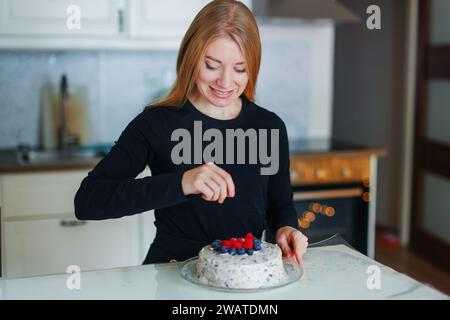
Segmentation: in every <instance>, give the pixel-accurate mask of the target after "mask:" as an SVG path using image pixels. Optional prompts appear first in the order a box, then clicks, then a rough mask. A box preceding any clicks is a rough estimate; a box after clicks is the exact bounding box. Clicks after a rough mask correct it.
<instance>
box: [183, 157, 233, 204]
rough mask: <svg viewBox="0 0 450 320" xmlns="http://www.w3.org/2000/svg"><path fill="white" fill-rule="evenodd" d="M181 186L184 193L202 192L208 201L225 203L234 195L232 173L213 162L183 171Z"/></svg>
mask: <svg viewBox="0 0 450 320" xmlns="http://www.w3.org/2000/svg"><path fill="white" fill-rule="evenodd" d="M181 186H182V188H183V193H184V195H186V196H187V195H190V194H201V195H202V198H203V199H204V200H206V201H218V202H219V203H223V202H224V200H225V198H226V197H234V193H235V189H234V182H233V179H232V178H231V175H230V174H229V173H228V172H226V171H225V170H223V169H222V168H220V167H219V166H217V165H216V164H214V163H212V162H208V163H206V164H203V165H201V166H198V167H196V168H194V169H191V170H188V171H186V172H185V173H183V177H182V179H181Z"/></svg>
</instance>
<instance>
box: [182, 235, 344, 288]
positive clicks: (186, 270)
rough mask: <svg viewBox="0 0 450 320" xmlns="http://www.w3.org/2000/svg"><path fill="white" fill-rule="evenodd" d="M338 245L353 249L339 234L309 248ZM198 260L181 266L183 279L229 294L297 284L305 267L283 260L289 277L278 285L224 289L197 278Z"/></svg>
mask: <svg viewBox="0 0 450 320" xmlns="http://www.w3.org/2000/svg"><path fill="white" fill-rule="evenodd" d="M338 244H343V245H346V246H348V247H350V248H353V247H352V246H351V245H350V244H349V243H348V242H347V241H345V240H344V239H343V238H342V236H341V235H340V234H338V233H337V234H335V235H334V236H332V237H330V238H328V239H325V240H322V241H319V242H316V243H312V244H310V245H309V246H308V248H316V247H324V246H332V245H338ZM197 260H198V257H193V258H191V259H188V260H186V261H184V262H183V264H182V265H181V268H180V270H179V273H180V275H181V277H183V278H184V279H186V280H187V281H189V282H191V283H194V284H197V285H199V286H203V287H206V288H209V289H215V290H220V291H227V292H253V291H262V290H268V289H275V288H280V287H284V286H287V285H289V284H291V283H294V282H296V281H297V280H299V279H300V278H301V277H302V275H303V267H302V266H301V265H298V264H297V263H296V262H294V260H292V259H289V260H287V259H283V265H284V269H285V271H286V275H287V277H286V278H285V279H284V280H283V281H281V282H279V283H278V284H276V285H270V286H263V287H260V288H252V289H244V288H224V287H218V286H213V285H211V284H207V283H204V282H202V281H200V279H199V278H198V277H197V273H196V266H197Z"/></svg>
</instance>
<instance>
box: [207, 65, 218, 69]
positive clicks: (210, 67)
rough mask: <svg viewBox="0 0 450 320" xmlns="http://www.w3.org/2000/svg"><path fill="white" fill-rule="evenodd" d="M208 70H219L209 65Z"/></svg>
mask: <svg viewBox="0 0 450 320" xmlns="http://www.w3.org/2000/svg"><path fill="white" fill-rule="evenodd" d="M206 68H207V69H209V70H216V69H217V68H214V67H212V66H210V65H209V64H206Z"/></svg>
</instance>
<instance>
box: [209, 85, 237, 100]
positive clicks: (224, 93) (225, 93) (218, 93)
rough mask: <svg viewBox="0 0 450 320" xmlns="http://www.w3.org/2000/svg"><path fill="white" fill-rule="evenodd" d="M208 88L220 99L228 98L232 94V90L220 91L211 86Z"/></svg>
mask: <svg viewBox="0 0 450 320" xmlns="http://www.w3.org/2000/svg"><path fill="white" fill-rule="evenodd" d="M209 88H210V89H211V92H212V93H213V94H214V95H215V96H216V97H218V98H220V99H226V98H229V97H231V95H232V94H233V90H227V91H222V90H217V89H214V88H213V87H209Z"/></svg>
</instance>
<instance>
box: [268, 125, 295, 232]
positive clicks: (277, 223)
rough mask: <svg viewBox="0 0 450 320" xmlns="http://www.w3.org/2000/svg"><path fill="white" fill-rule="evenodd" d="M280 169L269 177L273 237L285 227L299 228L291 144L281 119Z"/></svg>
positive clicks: (269, 205) (270, 222) (269, 221)
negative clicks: (292, 177)
mask: <svg viewBox="0 0 450 320" xmlns="http://www.w3.org/2000/svg"><path fill="white" fill-rule="evenodd" d="M278 119H279V122H280V126H279V135H280V138H279V139H280V140H279V161H280V163H279V168H278V172H277V173H276V174H274V175H271V176H270V177H269V187H268V211H267V224H268V228H269V229H270V231H271V232H272V233H273V235H275V234H276V232H277V230H278V229H279V228H281V227H284V226H291V227H293V228H296V227H297V214H296V210H295V207H294V202H293V198H292V188H291V178H290V171H289V166H290V161H289V142H288V135H287V130H286V126H285V125H284V122H283V121H282V120H281V119H280V118H278Z"/></svg>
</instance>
